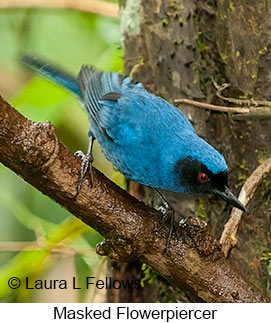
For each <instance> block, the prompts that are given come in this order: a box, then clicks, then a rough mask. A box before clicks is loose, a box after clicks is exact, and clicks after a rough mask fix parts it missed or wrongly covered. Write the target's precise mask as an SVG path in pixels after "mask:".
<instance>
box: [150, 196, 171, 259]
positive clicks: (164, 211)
mask: <svg viewBox="0 0 271 323" xmlns="http://www.w3.org/2000/svg"><path fill="white" fill-rule="evenodd" d="M155 192H156V194H157V195H158V196H159V197H160V199H161V202H162V205H161V206H159V208H158V209H157V210H158V211H160V212H161V215H162V216H161V221H160V226H159V227H158V229H157V230H156V231H157V232H159V231H160V230H161V229H162V228H163V227H164V226H165V225H166V222H167V220H168V218H169V217H170V229H169V233H168V238H167V244H166V247H165V250H164V251H163V254H165V253H167V251H168V248H169V245H170V240H171V238H172V234H173V231H174V209H173V208H172V207H171V206H170V204H169V203H168V201H167V200H166V199H165V197H164V196H163V195H162V194H161V193H160V192H159V191H157V190H155Z"/></svg>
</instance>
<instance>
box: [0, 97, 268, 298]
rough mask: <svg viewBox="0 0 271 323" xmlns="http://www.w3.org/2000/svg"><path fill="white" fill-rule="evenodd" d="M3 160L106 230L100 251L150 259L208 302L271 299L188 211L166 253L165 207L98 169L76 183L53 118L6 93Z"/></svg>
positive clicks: (0, 134)
mask: <svg viewBox="0 0 271 323" xmlns="http://www.w3.org/2000/svg"><path fill="white" fill-rule="evenodd" d="M0 161H1V162H2V163H3V164H4V165H6V166H7V167H9V168H10V169H12V170H13V171H14V172H16V173H17V174H19V175H20V176H22V177H23V178H24V179H25V180H26V181H27V182H29V183H30V184H32V185H33V186H35V187H36V188H37V189H38V190H40V191H41V192H43V193H44V194H46V195H48V196H50V197H51V198H52V199H54V200H55V201H56V202H57V203H59V204H61V205H63V206H64V207H65V208H67V209H68V210H69V211H70V212H71V213H73V214H74V215H75V216H77V217H78V218H80V219H81V220H82V221H83V222H85V223H87V224H88V225H90V226H91V227H93V228H94V229H96V230H97V231H99V232H100V233H101V234H102V235H103V236H104V237H105V242H104V243H103V244H102V245H100V246H99V247H98V248H97V250H98V252H99V253H100V254H104V255H109V256H110V257H111V258H113V259H116V260H120V261H131V260H138V261H140V262H144V263H147V264H149V265H150V266H152V267H153V268H154V269H155V270H156V271H157V272H159V273H160V274H161V275H162V276H164V277H165V278H166V279H167V280H168V281H169V282H171V283H172V284H173V285H174V286H177V287H180V288H185V289H187V290H189V291H190V292H191V293H193V294H194V295H196V296H197V297H198V298H199V299H202V300H205V301H207V302H268V301H269V300H268V299H267V297H265V296H264V295H263V294H262V293H261V292H260V291H259V290H257V288H256V287H254V286H253V285H251V284H250V283H248V282H247V281H246V280H245V279H244V278H243V277H242V276H240V274H239V273H238V272H237V271H236V270H235V269H234V268H233V267H232V266H231V264H230V263H229V261H228V260H227V259H226V258H225V257H224V256H223V254H222V252H221V249H220V245H219V243H218V242H217V241H216V240H215V239H214V238H213V236H212V235H211V234H210V232H209V230H208V228H207V226H206V225H205V223H204V222H202V221H201V220H199V219H196V218H190V219H188V221H187V222H186V224H185V225H183V226H182V227H180V228H179V229H178V230H177V233H176V232H175V233H174V235H173V239H172V241H171V244H170V247H169V250H168V252H167V253H166V254H163V250H164V248H165V245H166V240H167V235H168V227H164V228H163V229H162V230H161V231H159V232H156V229H157V228H158V226H159V219H160V214H159V212H157V211H155V210H153V209H151V208H149V207H147V206H145V205H144V204H143V203H141V202H139V201H137V200H136V199H135V198H133V197H131V196H130V195H128V194H127V193H126V192H125V191H123V190H121V189H120V188H119V187H117V186H116V185H115V184H113V183H112V182H110V181H109V180H108V179H107V178H106V177H105V176H103V175H102V174H101V173H100V172H98V171H97V170H94V186H93V188H90V187H89V178H88V179H86V180H85V182H84V184H83V186H82V190H81V192H80V194H79V195H78V196H77V197H76V198H74V196H75V194H76V184H77V180H78V176H79V170H80V159H79V158H76V157H74V156H73V154H72V153H71V152H70V151H69V150H68V149H67V148H66V147H64V146H63V145H62V144H61V143H60V142H59V140H58V139H57V137H56V135H55V128H54V126H52V125H51V124H50V123H49V122H45V123H44V124H40V123H36V122H33V121H30V120H27V119H26V118H24V117H23V116H22V115H21V114H20V113H19V112H17V111H16V110H15V109H14V108H12V107H11V106H10V105H9V104H8V103H6V102H5V101H4V100H3V99H1V97H0Z"/></svg>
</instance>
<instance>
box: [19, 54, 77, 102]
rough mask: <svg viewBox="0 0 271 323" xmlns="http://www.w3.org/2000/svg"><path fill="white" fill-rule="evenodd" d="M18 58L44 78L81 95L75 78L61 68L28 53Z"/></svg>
mask: <svg viewBox="0 0 271 323" xmlns="http://www.w3.org/2000/svg"><path fill="white" fill-rule="evenodd" d="M20 60H21V61H22V63H23V64H24V65H26V66H27V67H29V68H31V69H32V70H34V71H35V72H37V73H38V74H39V75H41V76H43V77H44V78H46V79H48V80H50V81H51V82H53V83H55V84H57V85H60V86H62V87H64V88H65V89H67V90H68V91H70V92H72V93H74V94H76V95H77V96H80V95H81V94H80V89H79V86H78V84H77V79H76V78H74V77H73V76H71V75H69V74H67V73H65V72H64V71H62V70H61V69H59V68H57V67H55V66H53V65H51V64H48V63H47V62H45V61H43V60H41V59H38V58H36V57H34V56H32V55H29V54H24V55H22V56H21V57H20Z"/></svg>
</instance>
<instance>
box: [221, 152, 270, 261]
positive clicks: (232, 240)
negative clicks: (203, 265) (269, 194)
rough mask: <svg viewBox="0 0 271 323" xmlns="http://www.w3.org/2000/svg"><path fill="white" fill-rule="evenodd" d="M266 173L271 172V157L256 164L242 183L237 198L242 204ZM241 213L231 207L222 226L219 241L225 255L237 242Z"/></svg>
mask: <svg viewBox="0 0 271 323" xmlns="http://www.w3.org/2000/svg"><path fill="white" fill-rule="evenodd" d="M267 173H271V158H269V159H267V160H265V161H264V162H263V163H262V164H261V165H260V166H258V167H257V168H256V169H255V171H254V172H253V173H252V174H251V175H250V177H249V178H248V179H247V180H246V182H245V184H244V185H243V187H242V189H241V192H240V194H239V197H238V199H239V200H240V202H242V204H243V205H244V206H246V205H247V204H248V202H249V201H250V200H251V199H252V198H253V196H254V193H255V192H256V189H257V188H258V187H259V185H260V184H261V183H262V181H263V179H264V175H265V174H267ZM242 213H243V212H242V211H240V210H239V209H237V208H233V209H232V212H231V216H230V218H229V220H228V222H227V223H226V224H225V226H224V230H223V232H222V235H221V238H220V243H221V245H222V251H223V253H224V255H225V256H226V257H227V255H228V253H229V251H230V249H231V248H232V247H234V246H236V244H237V237H236V235H237V231H238V228H239V224H240V222H241V218H242Z"/></svg>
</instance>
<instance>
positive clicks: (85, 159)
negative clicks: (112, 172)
mask: <svg viewBox="0 0 271 323" xmlns="http://www.w3.org/2000/svg"><path fill="white" fill-rule="evenodd" d="M74 155H75V156H77V157H80V158H81V159H82V163H81V169H80V178H79V181H78V184H77V193H76V196H77V195H78V194H79V192H80V190H81V187H82V184H83V181H84V179H85V177H86V174H87V171H88V170H89V173H90V186H91V187H93V169H92V162H93V156H92V153H91V152H89V153H88V154H84V153H83V152H82V151H81V150H78V151H76V152H75V154H74Z"/></svg>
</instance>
